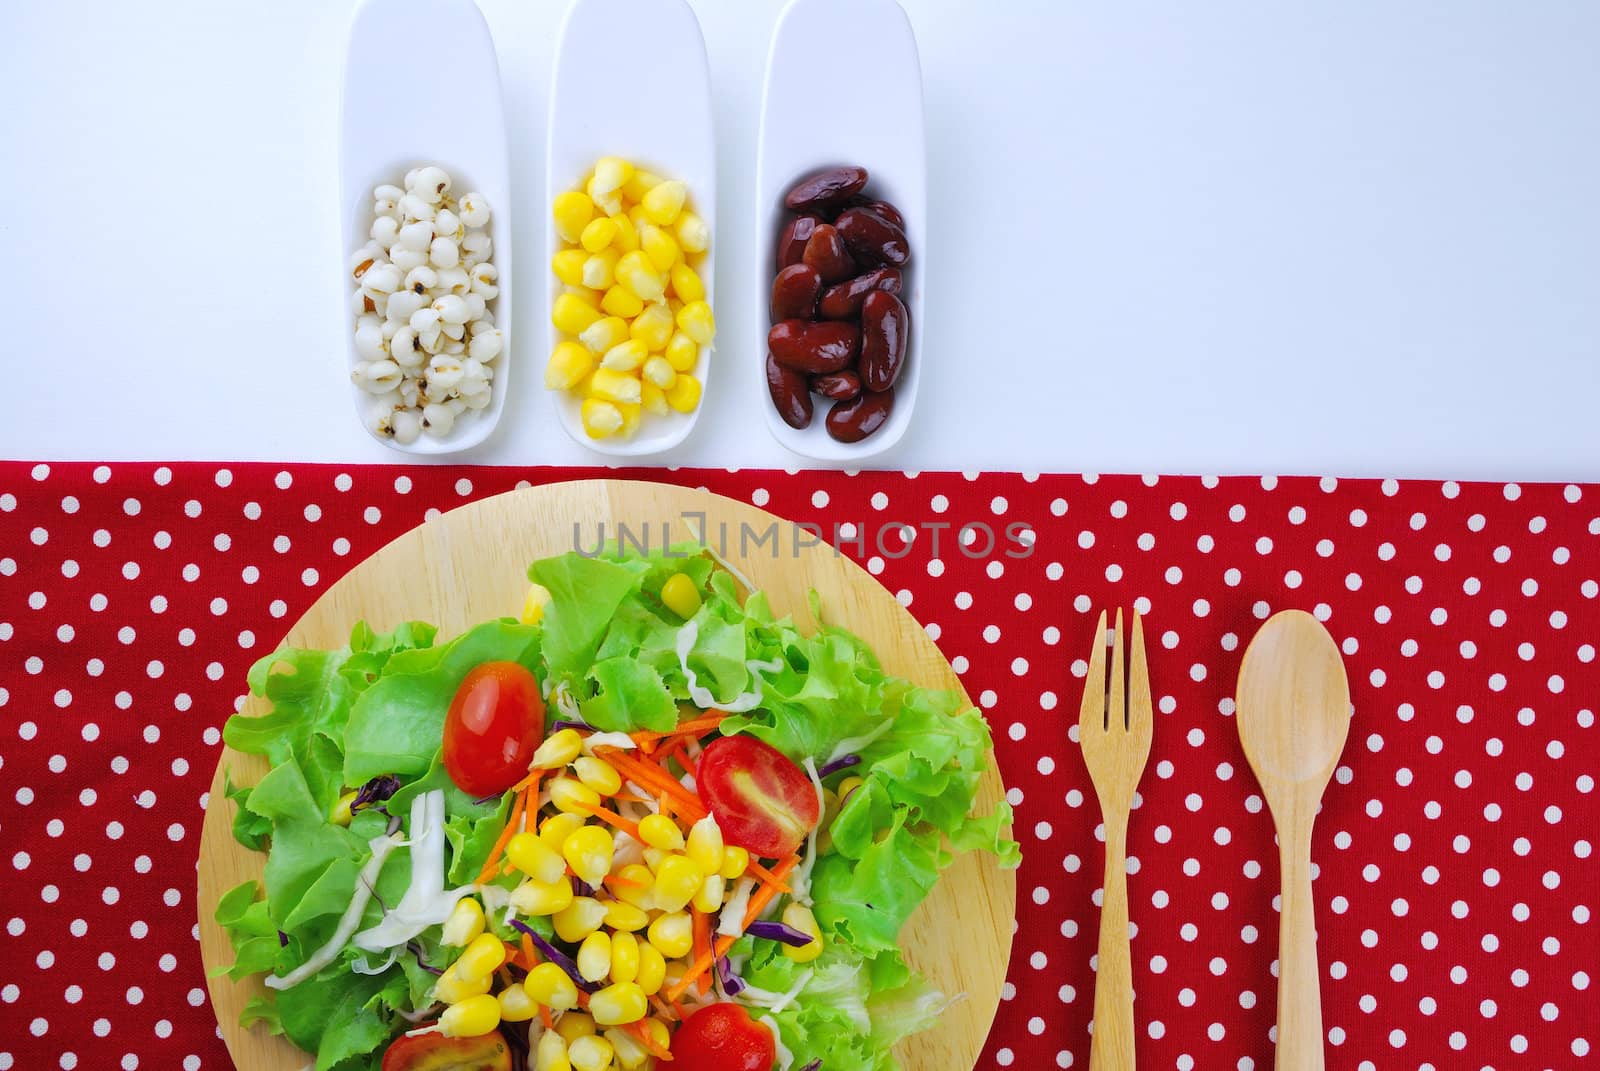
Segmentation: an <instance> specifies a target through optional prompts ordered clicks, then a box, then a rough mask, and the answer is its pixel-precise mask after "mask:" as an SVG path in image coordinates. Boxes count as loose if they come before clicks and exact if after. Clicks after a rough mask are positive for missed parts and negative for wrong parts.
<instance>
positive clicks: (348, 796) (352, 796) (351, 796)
mask: <svg viewBox="0 0 1600 1071" xmlns="http://www.w3.org/2000/svg"><path fill="white" fill-rule="evenodd" d="M355 801H356V793H354V792H346V793H345V794H344V795H342V796H340V797H339V798H338V799H337V800H335V801H334V804H333V810H332V811H330V812H328V821H330V822H332V823H333V824H334V825H336V826H347V825H349V824H350V820H351V819H352V818H354V817H355V815H354V814H353V813H351V810H350V805H351V804H352V803H354V802H355Z"/></svg>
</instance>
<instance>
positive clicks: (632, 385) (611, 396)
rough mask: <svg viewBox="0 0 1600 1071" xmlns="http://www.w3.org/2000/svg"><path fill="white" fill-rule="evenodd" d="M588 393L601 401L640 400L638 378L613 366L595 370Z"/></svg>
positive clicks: (634, 402)
mask: <svg viewBox="0 0 1600 1071" xmlns="http://www.w3.org/2000/svg"><path fill="white" fill-rule="evenodd" d="M623 345H627V343H623ZM589 394H590V396H591V397H594V398H599V399H600V400H601V401H605V402H627V403H628V404H629V405H638V404H639V402H640V401H641V400H642V394H641V392H640V390H639V380H638V378H637V377H635V376H630V375H629V374H628V373H626V372H621V371H618V370H617V369H615V368H602V369H600V370H599V371H597V372H596V373H595V374H594V379H593V380H592V381H591V382H590V384H589ZM668 400H669V401H670V400H671V399H668Z"/></svg>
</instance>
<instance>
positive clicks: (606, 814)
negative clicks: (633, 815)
mask: <svg viewBox="0 0 1600 1071" xmlns="http://www.w3.org/2000/svg"><path fill="white" fill-rule="evenodd" d="M579 806H581V807H582V808H583V810H584V811H585V812H586V813H588V814H591V815H593V816H594V817H596V818H598V819H600V821H602V822H604V823H605V824H606V825H608V826H615V827H616V828H618V829H620V830H622V831H623V832H624V833H626V834H628V836H630V837H632V838H633V839H634V840H636V841H639V842H640V843H643V842H644V838H643V837H641V836H639V827H638V826H637V825H636V824H635V823H633V822H630V821H628V820H627V819H626V818H624V817H622V816H621V815H620V814H617V813H616V812H615V811H608V810H606V809H605V808H604V807H590V806H588V805H587V804H580V805H579Z"/></svg>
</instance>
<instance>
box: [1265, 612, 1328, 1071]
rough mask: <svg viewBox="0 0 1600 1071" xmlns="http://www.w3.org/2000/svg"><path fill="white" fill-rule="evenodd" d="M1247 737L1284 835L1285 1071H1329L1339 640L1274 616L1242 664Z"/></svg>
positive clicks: (1314, 624) (1293, 618)
mask: <svg viewBox="0 0 1600 1071" xmlns="http://www.w3.org/2000/svg"><path fill="white" fill-rule="evenodd" d="M1237 716H1238V720H1239V740H1240V742H1241V743H1242V744H1243V745H1244V753H1245V757H1246V758H1247V759H1249V760H1250V768H1251V769H1252V770H1254V771H1255V775H1256V780H1257V781H1259V782H1260V783H1261V794H1262V795H1263V796H1264V797H1265V798H1266V801H1267V807H1268V808H1269V809H1270V810H1271V811H1272V820H1273V822H1274V823H1275V824H1276V825H1277V829H1278V865H1279V869H1280V879H1281V881H1282V891H1283V895H1282V908H1281V910H1280V912H1279V917H1278V960H1279V968H1278V1057H1277V1069H1278V1071H1322V1068H1323V1052H1322V1037H1323V1034H1322V994H1321V991H1320V989H1319V988H1318V985H1319V975H1318V969H1317V931H1316V923H1315V921H1314V919H1313V917H1312V899H1311V824H1312V822H1313V821H1314V820H1315V819H1316V815H1317V808H1318V807H1319V806H1320V805H1321V801H1322V793H1323V791H1324V790H1325V789H1326V788H1327V787H1328V779H1329V778H1330V777H1332V776H1333V768H1334V766H1335V764H1337V763H1338V761H1339V753H1340V752H1341V751H1343V750H1344V742H1345V737H1346V736H1347V735H1349V732H1350V684H1349V682H1348V681H1347V680H1346V679H1345V673H1344V663H1343V662H1342V661H1341V660H1340V658H1339V648H1338V647H1337V646H1335V645H1334V642H1333V637H1332V636H1329V635H1328V630H1327V629H1325V628H1323V627H1322V625H1321V624H1320V623H1318V621H1317V619H1316V618H1314V617H1312V616H1311V615H1310V614H1308V613H1306V612H1305V611H1303V610H1285V611H1283V612H1281V613H1277V614H1274V615H1273V616H1272V617H1271V618H1269V619H1268V620H1267V623H1266V624H1264V625H1262V626H1261V631H1260V632H1258V633H1256V637H1255V639H1253V640H1251V641H1250V646H1249V648H1248V649H1246V651H1245V653H1244V663H1243V665H1241V666H1240V667H1239V690H1238V698H1237Z"/></svg>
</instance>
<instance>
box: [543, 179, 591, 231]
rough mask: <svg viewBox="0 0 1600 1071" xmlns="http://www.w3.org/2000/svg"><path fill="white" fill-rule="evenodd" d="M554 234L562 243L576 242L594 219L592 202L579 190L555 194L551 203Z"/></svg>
mask: <svg viewBox="0 0 1600 1071" xmlns="http://www.w3.org/2000/svg"><path fill="white" fill-rule="evenodd" d="M552 207H553V210H554V215H555V220H556V233H557V234H559V235H561V238H562V240H563V241H567V242H576V241H577V240H578V238H579V236H580V235H582V234H583V228H584V227H586V226H588V224H589V221H590V220H591V219H593V218H594V201H592V200H590V199H589V197H588V195H587V194H584V193H583V192H581V191H579V190H568V191H567V192H565V193H558V194H556V199H555V201H554V203H553V206H552Z"/></svg>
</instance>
